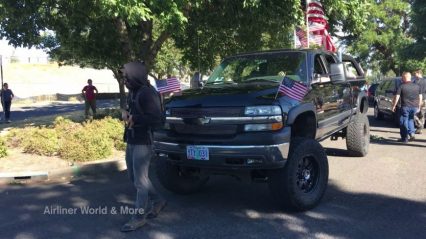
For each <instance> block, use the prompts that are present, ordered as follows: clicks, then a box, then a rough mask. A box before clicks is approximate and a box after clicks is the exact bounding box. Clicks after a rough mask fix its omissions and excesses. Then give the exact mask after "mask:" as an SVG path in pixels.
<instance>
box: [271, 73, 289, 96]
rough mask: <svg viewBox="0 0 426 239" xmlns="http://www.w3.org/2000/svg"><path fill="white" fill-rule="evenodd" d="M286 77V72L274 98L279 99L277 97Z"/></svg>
mask: <svg viewBox="0 0 426 239" xmlns="http://www.w3.org/2000/svg"><path fill="white" fill-rule="evenodd" d="M285 77H286V75H285V74H284V76H283V79H282V80H281V82H280V85H279V86H278V89H277V93H276V94H275V98H274V100H276V99H277V97H278V93H280V87H281V85H282V84H283V82H284V79H285Z"/></svg>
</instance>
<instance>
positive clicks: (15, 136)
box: [6, 127, 34, 147]
mask: <svg viewBox="0 0 426 239" xmlns="http://www.w3.org/2000/svg"><path fill="white" fill-rule="evenodd" d="M33 129H34V127H27V128H25V129H12V130H10V131H9V132H8V134H7V135H6V142H7V145H8V146H10V147H19V146H20V145H21V143H22V140H23V139H25V138H28V137H29V136H30V134H31V132H32V130H33Z"/></svg>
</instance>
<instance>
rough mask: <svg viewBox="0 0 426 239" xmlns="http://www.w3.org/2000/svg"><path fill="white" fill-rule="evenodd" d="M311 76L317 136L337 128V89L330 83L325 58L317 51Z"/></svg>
mask: <svg viewBox="0 0 426 239" xmlns="http://www.w3.org/2000/svg"><path fill="white" fill-rule="evenodd" d="M312 77H313V78H315V81H314V82H315V83H313V84H312V91H311V95H312V98H313V102H314V104H315V106H316V113H317V119H318V132H317V138H320V137H322V136H324V135H325V134H327V133H329V132H331V131H333V130H334V129H336V128H337V117H338V116H339V111H340V109H339V107H338V106H339V102H338V101H339V91H338V89H337V88H336V87H335V85H333V84H332V83H331V80H330V77H329V74H328V70H327V66H326V64H325V59H324V57H323V56H322V54H320V53H318V54H316V55H315V57H314V70H313V76H312Z"/></svg>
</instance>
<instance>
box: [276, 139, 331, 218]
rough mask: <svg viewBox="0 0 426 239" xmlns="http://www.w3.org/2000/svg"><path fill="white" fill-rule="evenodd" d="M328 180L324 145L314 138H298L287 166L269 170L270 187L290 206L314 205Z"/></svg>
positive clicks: (278, 197)
mask: <svg viewBox="0 0 426 239" xmlns="http://www.w3.org/2000/svg"><path fill="white" fill-rule="evenodd" d="M327 184H328V160H327V155H326V154H325V151H324V149H323V148H322V146H321V145H320V144H319V143H318V142H317V141H315V140H313V139H306V138H295V139H293V140H292V142H291V148H290V153H289V158H288V160H287V163H286V165H285V167H284V168H282V169H278V170H273V171H271V172H270V178H269V188H270V191H271V193H272V195H273V196H274V198H275V199H276V200H277V201H278V203H279V204H281V205H282V206H284V207H285V208H287V209H291V210H295V211H305V210H309V209H311V208H314V207H315V206H316V205H317V204H318V203H319V202H320V201H321V198H322V197H323V195H324V192H325V190H326V188H327Z"/></svg>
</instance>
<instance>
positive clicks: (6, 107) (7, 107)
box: [2, 101, 12, 120]
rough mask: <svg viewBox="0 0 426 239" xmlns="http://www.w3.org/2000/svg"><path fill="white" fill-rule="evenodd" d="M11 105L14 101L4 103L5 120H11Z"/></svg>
mask: <svg viewBox="0 0 426 239" xmlns="http://www.w3.org/2000/svg"><path fill="white" fill-rule="evenodd" d="M11 105H12V101H5V102H2V106H3V112H4V118H5V120H9V119H10V106H11Z"/></svg>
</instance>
